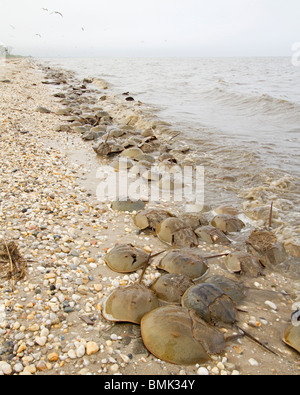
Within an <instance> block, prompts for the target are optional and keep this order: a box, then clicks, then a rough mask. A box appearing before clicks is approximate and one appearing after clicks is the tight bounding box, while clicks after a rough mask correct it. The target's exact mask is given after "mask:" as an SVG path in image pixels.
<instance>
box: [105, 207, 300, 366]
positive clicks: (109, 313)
mask: <svg viewBox="0 0 300 395" xmlns="http://www.w3.org/2000/svg"><path fill="white" fill-rule="evenodd" d="M199 218H200V216H197V218H196V215H188V214H185V215H184V216H183V219H182V218H178V217H176V216H174V215H172V214H171V213H169V212H168V211H166V210H162V209H148V210H143V211H140V212H138V213H137V214H136V215H135V217H134V223H135V225H136V226H137V227H138V228H139V229H141V230H146V229H148V230H150V231H153V232H154V233H155V235H156V236H157V237H158V238H159V239H160V240H161V241H162V242H163V243H165V244H166V245H168V246H169V247H172V248H171V249H167V250H164V251H161V252H159V253H157V254H153V255H152V253H150V254H148V253H146V252H145V251H144V250H143V249H140V248H138V247H135V246H133V245H131V244H119V245H116V246H115V247H114V248H112V249H111V250H110V251H109V252H108V253H107V255H106V257H105V263H106V264H107V266H108V267H109V268H110V269H111V270H113V271H115V272H118V273H132V272H136V271H137V270H139V269H143V270H142V273H141V275H140V277H139V280H138V281H137V282H136V283H135V284H133V285H130V286H126V287H119V288H117V289H116V290H114V291H113V292H112V293H111V294H109V295H108V296H107V297H106V298H105V300H104V302H103V305H102V315H103V317H104V318H105V319H106V320H108V321H112V322H115V323H118V322H129V323H133V324H136V325H140V327H141V336H142V340H143V343H144V345H145V347H146V348H147V349H148V350H149V351H150V353H152V354H153V355H155V356H156V357H158V358H159V359H161V360H164V361H166V362H170V363H173V364H178V365H192V364H195V363H205V362H207V361H208V360H209V359H210V356H211V355H216V354H221V353H222V352H223V351H224V350H225V347H226V345H227V342H228V341H230V340H232V339H233V338H235V337H240V336H247V337H248V338H249V339H251V340H252V341H254V342H256V343H258V344H259V345H260V346H261V347H263V348H264V349H265V350H267V351H269V352H271V353H273V354H276V353H275V351H274V350H272V349H271V348H269V347H268V346H266V345H265V344H263V343H262V342H260V341H259V340H257V339H256V338H254V337H252V336H251V335H250V334H249V333H247V332H246V331H245V330H244V329H241V328H240V327H239V318H238V313H239V308H238V306H239V305H240V303H241V301H243V300H244V298H246V296H247V287H246V286H245V285H244V284H243V282H242V281H235V280H232V279H230V278H227V277H226V276H220V275H214V276H211V277H208V272H209V261H210V259H212V258H216V257H220V256H224V257H225V265H226V268H227V270H228V271H229V272H230V273H239V274H244V275H247V276H251V277H257V276H259V275H261V274H262V273H263V271H264V269H265V267H266V265H267V263H266V259H265V256H266V255H267V258H268V259H270V257H269V255H268V254H267V253H268V251H269V249H270V248H271V247H270V246H269V249H268V244H267V241H266V235H265V238H264V242H262V239H261V238H262V234H261V233H259V235H258V236H259V237H260V238H259V237H257V232H256V233H255V232H253V233H252V234H251V235H250V237H249V239H248V244H249V246H250V248H249V249H251V248H253V246H255V251H256V253H257V254H258V253H259V252H260V257H259V258H258V257H255V256H253V255H252V254H250V253H248V252H242V251H238V252H234V253H231V254H230V253H226V254H220V255H214V256H203V255H201V253H200V252H199V250H197V251H195V249H192V247H195V246H197V245H198V238H202V240H205V241H209V242H210V243H216V242H218V243H220V242H223V243H224V244H228V243H230V241H229V239H228V238H227V237H226V235H225V233H224V232H226V233H228V227H229V228H230V232H232V231H235V232H238V231H240V230H241V229H242V228H243V227H244V226H245V225H244V223H243V222H242V221H241V220H239V219H238V218H236V217H233V216H230V215H225V216H221V215H219V216H217V218H215V219H214V220H213V221H212V223H213V224H214V225H215V226H213V225H212V224H211V225H205V226H201V224H200V222H201V220H199ZM199 225H200V226H199ZM220 228H222V229H223V230H221V229H220ZM266 232H267V231H266ZM268 237H269V238H271V236H270V234H269V235H268ZM268 237H267V238H268ZM271 239H272V238H271ZM271 241H272V243H273V244H274V241H275V240H273V239H272V240H271ZM260 243H261V244H263V249H261V251H260V250H259V248H258V247H259V244H260ZM273 244H272V246H273ZM273 247H274V246H273ZM273 247H272V248H273ZM262 252H264V254H263V253H262ZM154 258H156V260H155V262H156V263H155V267H156V269H157V270H160V271H162V272H163V274H162V275H161V277H159V278H158V279H156V280H155V282H153V283H152V284H151V285H150V286H146V285H144V284H143V282H142V280H143V275H144V273H145V271H146V269H147V268H148V266H149V265H150V263H151V261H152V260H153V259H154ZM222 328H228V329H229V330H230V328H231V329H233V330H235V331H236V332H233V333H235V334H234V335H233V334H232V335H231V336H230V335H229V334H228V333H229V331H226V332H224V331H222V330H221V329H222ZM225 333H227V335H226V334H225ZM282 340H283V341H284V342H285V343H286V344H288V345H289V346H291V347H293V348H294V349H296V350H298V351H299V349H300V325H299V326H297V327H296V326H295V325H291V326H289V327H288V328H286V331H285V333H284V337H283V339H282Z"/></svg>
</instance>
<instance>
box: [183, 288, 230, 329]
mask: <svg viewBox="0 0 300 395" xmlns="http://www.w3.org/2000/svg"><path fill="white" fill-rule="evenodd" d="M181 303H182V306H183V307H186V308H187V309H190V310H194V311H195V312H196V313H197V314H199V315H200V317H201V318H202V319H203V320H204V321H205V322H207V323H209V324H213V325H217V324H218V323H220V322H222V323H224V324H231V325H232V324H234V323H236V321H237V311H236V308H235V305H234V303H233V301H232V299H231V298H230V297H229V296H228V295H226V293H225V292H224V291H222V290H221V289H220V288H219V287H217V286H216V285H214V284H210V283H204V284H198V285H194V286H193V287H191V288H189V289H188V290H187V291H186V292H185V293H184V295H183V296H182V299H181Z"/></svg>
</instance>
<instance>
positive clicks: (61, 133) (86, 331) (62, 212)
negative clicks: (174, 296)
mask: <svg viewBox="0 0 300 395" xmlns="http://www.w3.org/2000/svg"><path fill="white" fill-rule="evenodd" d="M1 78H3V81H2V82H0V159H1V160H0V163H1V164H0V167H1V178H0V239H1V240H2V241H3V240H5V242H6V243H8V242H14V243H15V244H16V245H17V246H18V249H19V252H20V255H21V256H22V262H23V263H22V264H23V265H24V272H23V273H22V276H21V278H18V277H17V276H16V278H7V276H5V274H7V273H5V272H4V271H3V269H2V270H1V269H0V375H1V374H15V375H23V374H31V375H87V374H91V375H128V376H130V375H132V376H133V375H153V376H154V375H155V376H159V375H182V376H184V375H201V374H210V375H235V374H236V375H238V374H240V375H283V374H284V375H286V374H288V375H298V374H299V373H300V358H299V353H298V352H297V351H295V350H293V349H292V348H290V347H288V346H287V345H286V344H284V343H283V341H282V337H283V332H284V329H285V328H286V326H287V325H288V324H289V323H290V317H291V314H292V312H293V311H294V306H295V303H296V302H297V301H299V277H298V279H297V277H293V273H290V276H288V275H287V274H286V273H282V272H281V271H280V270H276V267H274V270H272V269H271V268H270V267H267V268H266V269H265V270H264V274H263V276H257V277H251V276H237V275H233V274H231V273H229V272H228V270H226V267H225V265H224V258H216V259H213V260H210V264H209V275H226V276H227V277H229V278H232V279H235V280H237V279H238V280H239V281H242V282H243V284H244V285H245V287H247V294H246V298H245V299H244V300H243V301H242V303H241V305H240V306H239V309H240V310H239V311H238V321H239V326H240V327H241V328H244V329H245V330H247V332H249V333H251V335H252V336H253V337H256V338H257V339H259V341H260V342H262V343H264V344H267V345H268V347H270V348H272V350H273V351H274V352H275V353H276V355H275V354H273V353H271V352H268V351H267V350H266V349H264V348H263V347H261V346H260V345H259V344H257V343H255V342H253V341H251V340H250V339H249V338H247V337H239V338H238V339H235V340H232V341H228V343H227V346H226V349H225V351H224V352H223V353H222V354H220V355H216V356H212V357H211V360H210V361H209V362H207V363H205V364H203V365H199V364H196V365H191V366H183V365H182V366H179V365H175V364H170V363H167V362H164V361H162V360H160V359H158V358H156V357H155V356H153V355H152V354H151V353H149V352H148V350H147V349H146V347H145V346H144V344H143V340H142V338H141V332H140V327H139V326H138V325H133V324H129V323H122V324H114V323H111V322H108V321H107V320H105V319H104V318H103V316H102V314H101V310H102V307H103V301H104V299H105V297H107V296H108V295H109V294H110V293H111V292H112V291H113V290H114V289H117V288H118V287H120V286H126V285H131V284H134V283H135V282H136V281H137V280H138V279H139V276H140V274H141V270H139V271H137V273H132V274H128V275H125V274H124V275H123V274H120V273H116V272H113V271H112V270H110V269H109V268H108V267H107V265H106V264H105V262H104V257H105V256H106V254H107V251H109V249H111V248H113V247H114V246H115V245H116V244H117V243H121V244H128V243H132V244H133V245H135V246H137V247H140V248H141V249H144V250H145V251H146V252H148V253H149V252H151V251H152V252H153V253H157V252H160V251H162V250H167V249H169V247H168V246H166V244H164V243H162V242H161V241H160V240H159V239H158V238H157V237H156V236H155V235H153V234H151V233H149V232H141V231H140V230H139V229H138V228H137V227H136V225H135V224H134V222H133V217H134V214H135V213H134V212H132V213H130V212H120V211H116V210H113V209H112V208H111V207H110V204H107V203H102V202H99V201H98V199H97V195H96V189H97V185H98V183H99V180H97V178H96V170H97V167H99V165H100V164H101V163H103V164H105V163H107V159H102V158H101V157H99V155H97V154H96V153H95V152H94V150H93V147H94V146H95V141H94V140H90V139H89V138H86V139H85V140H83V139H82V135H81V133H79V132H74V129H72V128H71V127H70V126H68V125H70V122H69V123H68V121H66V118H67V117H70V116H74V115H76V111H78V110H79V109H80V106H81V109H82V106H83V107H84V106H87V107H90V108H91V109H92V108H97V111H100V110H99V109H101V108H102V109H103V111H105V112H106V111H107V112H108V113H109V115H108V116H105V117H106V118H107V119H104V120H103V119H102V121H101V122H102V123H101V122H100V123H99V125H98V126H101V125H102V126H107V125H108V124H109V125H114V126H115V127H118V128H121V129H122V128H123V129H124V127H126V126H128V125H129V126H130V124H128V119H123V118H122V116H119V117H118V111H116V110H113V108H112V107H111V106H112V103H113V102H112V101H111V102H110V103H108V102H106V100H105V98H104V95H109V90H107V89H105V88H106V87H105V83H104V82H103V84H102V85H101V83H100V82H99V81H98V83H97V84H95V85H92V84H91V82H90V81H88V80H87V81H77V80H76V78H75V76H74V75H72V73H70V72H64V71H61V70H60V71H57V70H51V69H47V67H41V66H39V65H38V64H37V63H35V62H33V61H32V60H30V59H11V60H7V62H6V64H5V67H4V68H3V76H1ZM58 80H60V83H59V85H57V86H56V85H53V82H54V81H56V82H57V81H58ZM101 92H102V95H101ZM58 93H60V95H59V94H58ZM96 93H97V94H96ZM74 95H75V96H74ZM66 97H67V98H69V99H70V100H73V102H76V101H77V102H78V106H77V107H68V106H67V104H66V103H65V104H64V100H65V99H66ZM98 97H102V99H98ZM125 105H128V106H130V105H131V104H130V101H129V100H128V101H127V102H125V104H124V106H125ZM110 108H111V111H110V110H109V109H110ZM43 109H44V110H43ZM45 109H47V110H48V111H45ZM135 109H137V111H138V104H137V103H135V105H132V106H131V107H130V111H132V115H131V120H132V125H135V124H134V116H135V115H134V110H135ZM95 111H96V110H95ZM105 117H104V118H105ZM105 122H106V123H105ZM149 125H151V122H150V121H149ZM161 126H162V124H161ZM145 129H146V130H147V128H145ZM158 129H159V128H157V129H156V130H155V129H154V133H156V131H157V135H156V137H157V139H158V141H159V143H158V144H159V145H160V146H163V145H166V144H172V140H170V138H171V137H172V134H171V135H170V134H168V131H164V130H163V129H164V128H163V127H161V128H160V132H158ZM99 130H100V129H99ZM95 133H97V132H95ZM139 137H140V136H139ZM176 148H178V147H175V145H174V146H172V149H173V151H174V152H175V151H176ZM183 151H184V150H182V152H178V157H177V159H178V160H184V159H183V158H184V156H185V154H184V152H183ZM175 154H176V152H175V153H174V155H175ZM153 155H154V156H155V154H153ZM187 163H188V161H187ZM209 204H210V205H211V204H212V202H209ZM150 206H151V207H153V208H162V209H167V210H169V211H171V212H172V213H173V214H174V215H178V216H180V215H182V214H183V212H182V211H181V210H182V208H181V206H180V204H175V203H174V204H171V203H169V202H164V201H161V202H155V203H152V202H151V203H149V204H147V205H146V207H150ZM213 209H216V207H210V211H212V210H213ZM239 210H240V212H241V213H242V208H241V207H240V208H239ZM207 215H208V218H210V217H209V215H210V214H207ZM253 229H254V227H253V225H251V221H250V220H249V223H247V224H246V231H245V232H243V233H242V234H241V235H236V236H233V239H234V241H235V243H234V244H233V245H230V246H228V245H208V244H206V243H204V242H201V243H199V246H198V249H199V250H201V252H202V253H204V254H205V255H206V256H208V255H215V254H220V253H225V252H233V251H235V250H238V249H240V248H241V246H242V245H244V244H243V243H244V241H245V238H246V237H247V236H249V235H250V233H251V232H252V231H253ZM196 248H197V247H196ZM285 253H286V254H287V259H291V258H295V259H299V255H298V254H299V250H298V249H297V246H293V245H289V248H286V250H285ZM289 254H290V255H289ZM159 259H160V257H157V258H155V259H154V260H153V261H152V263H151V266H150V267H149V268H148V269H147V271H146V275H145V277H144V283H145V285H147V286H150V285H151V284H152V283H153V282H154V281H155V280H156V279H157V278H158V277H159V276H160V275H161V274H162V271H158V270H157V269H156V264H157V262H158V261H159ZM227 332H228V331H227V330H226V329H224V333H227ZM229 332H230V331H229Z"/></svg>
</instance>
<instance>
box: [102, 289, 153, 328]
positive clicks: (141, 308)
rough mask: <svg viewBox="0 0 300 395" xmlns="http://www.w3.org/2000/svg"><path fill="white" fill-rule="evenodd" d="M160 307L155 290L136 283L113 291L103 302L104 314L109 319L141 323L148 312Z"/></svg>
mask: <svg viewBox="0 0 300 395" xmlns="http://www.w3.org/2000/svg"><path fill="white" fill-rule="evenodd" d="M158 307H159V302H158V298H157V296H156V295H155V293H154V292H153V291H151V290H150V289H149V288H146V287H145V286H144V285H142V284H134V285H131V286H129V287H125V288H118V289H116V290H115V291H113V292H112V293H111V294H110V295H109V296H108V297H107V298H106V299H105V301H104V303H103V307H102V315H103V317H104V318H105V319H106V320H108V321H113V322H131V323H133V324H140V322H141V319H142V317H143V316H144V315H145V314H146V313H149V312H150V311H151V310H153V309H156V308H158Z"/></svg>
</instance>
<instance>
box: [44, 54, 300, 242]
mask: <svg viewBox="0 0 300 395" xmlns="http://www.w3.org/2000/svg"><path fill="white" fill-rule="evenodd" d="M45 61H46V63H47V64H49V65H51V66H58V67H62V68H64V69H67V70H71V71H74V72H75V73H76V76H77V77H79V78H84V77H88V76H91V77H94V78H96V79H99V81H98V82H99V84H97V88H100V89H99V92H100V94H101V92H102V94H104V93H105V94H106V95H108V100H106V101H103V102H101V106H103V108H104V109H106V110H112V111H113V112H114V115H113V116H114V118H115V115H116V117H120V116H123V117H125V118H126V117H128V116H129V115H130V114H134V115H138V116H139V117H140V118H143V116H144V115H145V118H147V119H148V120H149V117H150V118H151V117H152V118H153V119H154V120H156V122H157V120H158V121H159V120H162V121H165V122H168V124H169V126H168V127H167V128H169V129H170V130H171V131H172V132H175V131H178V132H181V134H180V136H179V137H177V138H175V139H174V140H173V141H174V143H177V144H179V145H180V144H182V140H183V138H182V136H183V137H184V142H185V143H187V144H189V145H190V146H191V147H192V148H193V152H192V153H191V154H190V158H191V159H192V160H193V162H194V163H196V164H197V165H202V166H204V167H205V204H208V205H210V206H212V207H217V205H220V204H233V205H235V204H238V205H240V206H242V208H243V209H244V212H246V213H247V215H248V213H249V212H253V211H255V210H256V208H258V207H259V208H260V207H265V208H266V207H269V206H270V203H271V202H272V201H273V203H274V221H273V225H274V227H276V228H278V229H279V230H280V233H281V234H283V239H290V238H292V239H293V240H295V241H298V242H299V233H300V226H299V225H300V205H299V189H300V178H299V162H300V161H299V156H300V154H299V152H300V90H299V81H300V78H299V77H300V68H297V67H295V66H293V65H292V64H291V61H290V59H288V58H241V59H238V58H226V59H225V58H224V59H217V58H214V59H200V58H199V59H196V58H195V59H194V58H189V59H184V58H181V59H141V58H138V59H129V58H120V59H106V58H99V59H47V60H43V63H45ZM105 85H107V87H108V89H106V90H104V89H103V87H104V86H105ZM123 92H129V94H130V95H131V96H133V97H134V98H135V102H130V103H128V102H125V100H124V96H122V93H123ZM138 102H141V106H139V105H138ZM154 123H155V122H154ZM158 124H159V122H158ZM136 126H137V127H139V128H144V127H147V122H144V123H143V122H139V123H137V125H136ZM159 128H160V127H158V129H159ZM162 129H164V127H162ZM184 158H185V155H183V159H184ZM265 211H267V209H266V210H265ZM255 215H256V214H254V215H253V213H252V214H251V218H252V219H257V220H261V222H260V223H259V225H260V226H265V224H266V215H263V216H261V215H259V216H258V217H257V218H255Z"/></svg>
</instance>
